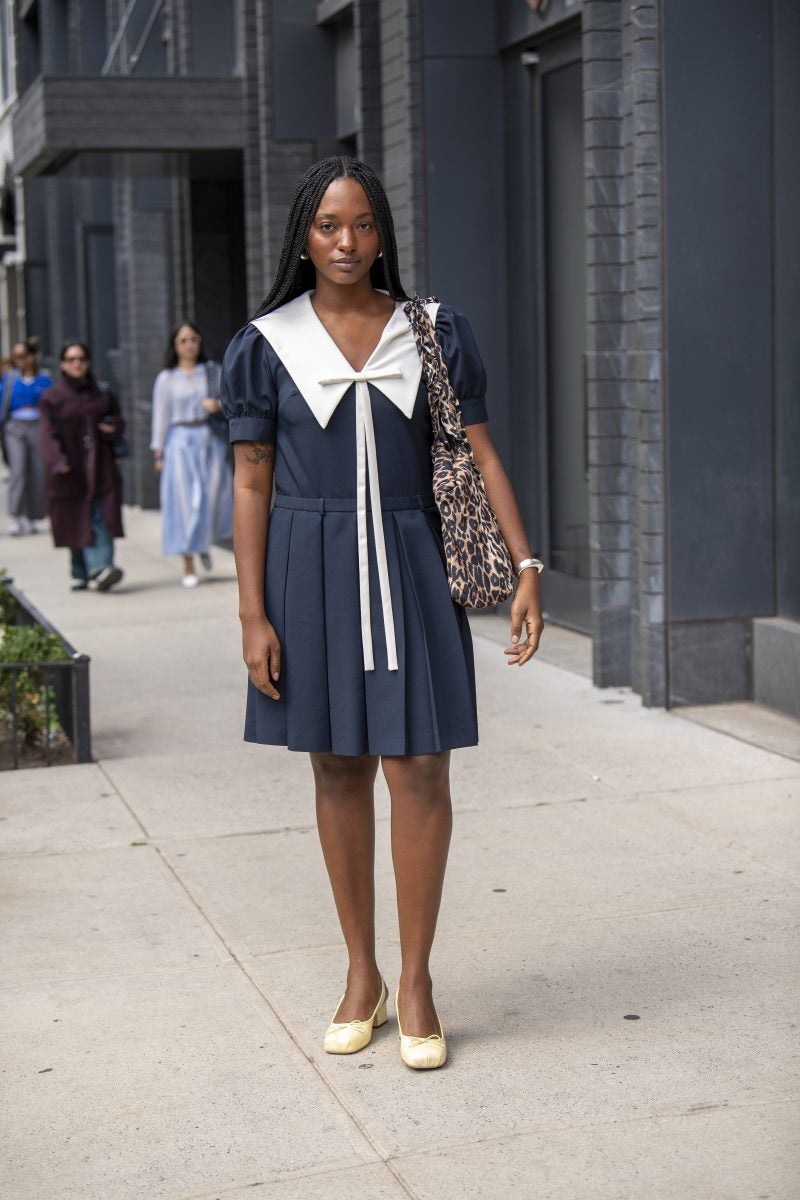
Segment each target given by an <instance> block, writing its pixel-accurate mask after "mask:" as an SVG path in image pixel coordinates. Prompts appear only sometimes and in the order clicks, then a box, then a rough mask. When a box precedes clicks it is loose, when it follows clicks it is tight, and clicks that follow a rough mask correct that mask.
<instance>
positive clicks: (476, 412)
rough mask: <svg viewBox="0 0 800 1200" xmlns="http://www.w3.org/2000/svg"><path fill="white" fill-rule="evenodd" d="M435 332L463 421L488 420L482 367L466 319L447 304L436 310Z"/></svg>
mask: <svg viewBox="0 0 800 1200" xmlns="http://www.w3.org/2000/svg"><path fill="white" fill-rule="evenodd" d="M436 334H437V336H438V338H439V341H440V342H441V344H442V349H443V350H444V357H445V361H446V363H447V372H448V374H449V376H450V382H451V384H452V385H453V391H454V392H455V394H456V396H457V397H458V402H459V405H460V408H461V418H462V420H463V422H464V424H465V425H478V424H480V423H481V422H482V421H488V420H489V415H488V413H487V411H486V369H485V368H484V365H483V362H482V361H481V356H480V353H479V351H478V347H477V345H476V342H475V337H474V335H473V333H472V330H471V328H470V325H469V321H468V320H467V318H466V317H464V316H462V315H461V313H459V312H456V310H455V309H454V308H450V307H449V305H447V304H440V305H439V311H438V313H437V314H436Z"/></svg>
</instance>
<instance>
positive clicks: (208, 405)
mask: <svg viewBox="0 0 800 1200" xmlns="http://www.w3.org/2000/svg"><path fill="white" fill-rule="evenodd" d="M203 408H204V409H205V410H206V412H207V413H217V412H221V411H222V405H221V404H220V402H219V400H214V399H213V398H212V397H211V396H206V398H205V400H204V401H203Z"/></svg>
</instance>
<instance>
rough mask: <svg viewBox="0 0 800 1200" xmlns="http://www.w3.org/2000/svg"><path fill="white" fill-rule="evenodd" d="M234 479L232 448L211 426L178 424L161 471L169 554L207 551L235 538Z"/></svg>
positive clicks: (164, 532)
mask: <svg viewBox="0 0 800 1200" xmlns="http://www.w3.org/2000/svg"><path fill="white" fill-rule="evenodd" d="M232 521H233V481H232V476H231V469H230V464H229V462H228V450H227V446H226V445H225V443H224V442H223V441H222V440H221V439H220V438H218V437H215V436H214V434H213V433H212V432H211V430H210V428H209V427H208V425H172V426H171V427H170V430H169V434H168V436H167V441H166V445H165V446H164V465H163V467H162V470H161V522H162V524H161V536H162V547H163V550H164V553H165V554H205V553H206V552H207V551H208V550H209V549H210V547H211V544H212V542H213V541H214V540H215V539H216V538H229V537H230V536H231V528H232Z"/></svg>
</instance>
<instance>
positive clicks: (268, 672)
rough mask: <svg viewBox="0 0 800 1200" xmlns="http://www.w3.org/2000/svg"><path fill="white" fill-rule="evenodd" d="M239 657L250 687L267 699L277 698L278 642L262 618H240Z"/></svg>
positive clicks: (278, 674)
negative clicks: (241, 659)
mask: <svg viewBox="0 0 800 1200" xmlns="http://www.w3.org/2000/svg"><path fill="white" fill-rule="evenodd" d="M242 658H243V659H244V661H245V665H246V666H247V673H248V675H249V676H250V682H251V683H252V685H253V687H257V688H258V690H259V691H260V692H263V693H264V695H265V696H269V698H270V700H280V698H281V694H280V692H279V691H278V689H277V687H275V684H276V683H277V682H278V680H279V678H280V674H281V644H280V642H279V640H278V635H277V634H276V632H275V630H274V629H273V628H272V626H271V625H270V623H269V621H268V620H267V618H266V617H249V618H246V619H244V620H243V621H242Z"/></svg>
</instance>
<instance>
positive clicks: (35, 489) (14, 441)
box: [0, 337, 53, 537]
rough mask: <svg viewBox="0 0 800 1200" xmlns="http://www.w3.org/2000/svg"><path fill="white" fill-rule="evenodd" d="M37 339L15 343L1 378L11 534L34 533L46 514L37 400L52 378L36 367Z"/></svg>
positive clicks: (0, 423) (0, 408) (0, 419)
mask: <svg viewBox="0 0 800 1200" xmlns="http://www.w3.org/2000/svg"><path fill="white" fill-rule="evenodd" d="M38 353H39V339H38V338H35V337H29V338H27V339H26V341H24V342H17V344H16V345H15V346H14V348H13V350H12V353H11V358H12V362H13V367H12V369H11V370H9V371H6V372H5V374H4V375H3V378H2V383H0V387H1V388H2V401H0V405H1V406H0V426H2V438H3V457H4V458H5V460H6V462H7V463H8V468H9V481H8V511H9V514H10V517H11V520H10V522H9V526H8V532H9V533H10V534H11V536H12V537H19V536H20V534H24V533H36V532H37V528H36V522H37V521H41V519H42V517H44V515H45V511H46V509H45V489H44V463H43V462H42V455H41V450H40V448H39V400H40V397H41V395H42V393H43V392H45V391H46V390H47V388H49V387H50V386H51V385H52V383H53V381H52V379H51V378H50V376H49V375H48V374H47V372H46V371H40V370H39V359H38Z"/></svg>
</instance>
